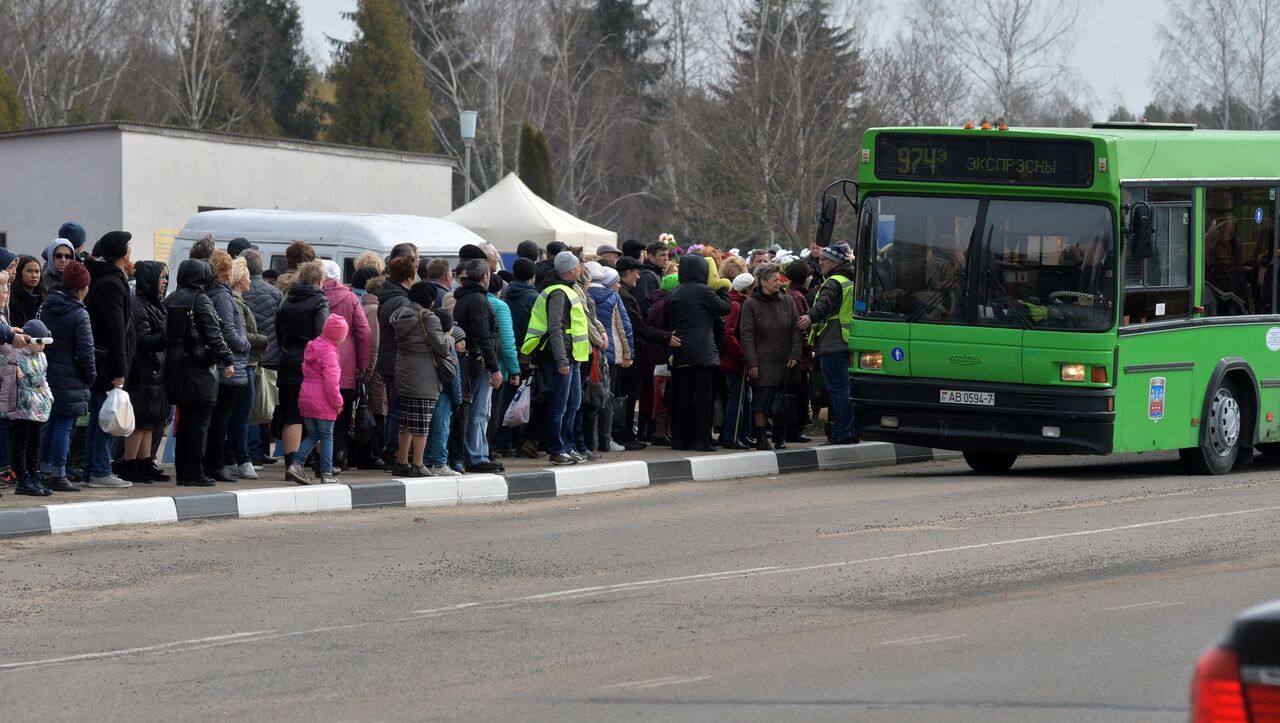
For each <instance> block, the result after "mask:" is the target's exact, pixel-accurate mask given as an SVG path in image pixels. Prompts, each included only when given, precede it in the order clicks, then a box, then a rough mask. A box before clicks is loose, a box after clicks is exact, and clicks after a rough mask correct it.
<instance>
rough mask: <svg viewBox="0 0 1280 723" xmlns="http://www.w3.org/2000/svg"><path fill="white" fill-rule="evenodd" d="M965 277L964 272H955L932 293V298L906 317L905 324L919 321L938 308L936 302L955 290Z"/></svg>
mask: <svg viewBox="0 0 1280 723" xmlns="http://www.w3.org/2000/svg"><path fill="white" fill-rule="evenodd" d="M965 276H966V274H965V272H963V271H957V272H956V275H955V276H952V277H951V279H950V280H949V281H947V283H945V284H943V285H942V286H939V287H938V290H937V291H935V292H933V296H930V297H929V300H928V301H926V302H925V303H924V305H923V306H921V307H920V308H918V309H916V310H915V311H913V312H911V316H909V317H907V323H908V324H910V323H912V322H915V321H919V320H920V317H922V316H924V315H925V314H928V313H929V312H930V311H933V310H934V308H936V307H937V306H938V302H940V301H942V300H943V299H945V298H946V297H947V294H948V293H950V292H951V290H952V289H954V288H956V287H957V286H959V285H960V284H961V282H963V281H964V279H965Z"/></svg>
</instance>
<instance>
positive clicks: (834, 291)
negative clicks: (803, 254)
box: [797, 244, 858, 444]
mask: <svg viewBox="0 0 1280 723" xmlns="http://www.w3.org/2000/svg"><path fill="white" fill-rule="evenodd" d="M818 266H819V267H820V268H821V270H822V278H823V282H822V286H820V287H819V288H818V295H817V296H816V297H815V298H814V300H813V306H811V307H810V308H809V313H807V314H805V315H803V316H801V317H800V321H799V323H798V324H797V326H799V327H800V330H801V331H809V343H810V344H811V345H812V346H813V353H814V357H815V358H816V359H817V361H818V368H819V369H820V370H822V380H823V382H824V383H825V384H826V387H827V393H828V394H829V395H830V397H831V406H830V407H829V409H830V412H829V414H828V421H830V422H831V433H830V434H829V435H827V444H851V443H853V442H856V441H858V439H857V437H856V436H855V435H854V433H853V405H852V403H851V402H850V401H849V329H850V325H851V324H852V323H853V265H852V264H851V263H850V259H849V248H848V247H847V246H845V245H844V244H835V245H833V246H828V247H826V248H824V249H822V251H821V252H820V253H819V254H818Z"/></svg>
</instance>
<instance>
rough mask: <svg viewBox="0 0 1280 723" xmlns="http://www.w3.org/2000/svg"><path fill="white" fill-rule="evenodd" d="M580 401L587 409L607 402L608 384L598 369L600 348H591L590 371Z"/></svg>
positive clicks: (596, 407) (597, 407)
mask: <svg viewBox="0 0 1280 723" xmlns="http://www.w3.org/2000/svg"><path fill="white" fill-rule="evenodd" d="M582 403H583V405H584V406H586V407H587V408H588V409H600V408H601V407H603V406H604V405H605V404H608V403H609V385H608V383H607V382H606V381H605V375H604V374H602V373H601V371H600V350H599V349H596V348H595V347H592V348H591V372H590V373H589V374H588V375H587V389H586V392H585V393H583V395H582Z"/></svg>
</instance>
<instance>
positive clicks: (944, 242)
mask: <svg viewBox="0 0 1280 723" xmlns="http://www.w3.org/2000/svg"><path fill="white" fill-rule="evenodd" d="M864 208H865V209H866V210H865V212H866V213H868V214H869V217H867V218H864V222H863V226H862V228H863V231H862V236H863V238H862V239H860V244H861V248H860V249H859V253H858V265H859V274H858V278H859V284H858V301H859V303H858V304H857V314H858V315H859V316H862V317H864V318H878V319H901V320H905V321H912V322H925V323H935V324H967V325H971V326H974V325H976V326H1010V327H1020V328H1024V329H1055V330H1078V331H1102V330H1106V329H1109V328H1111V326H1112V324H1113V322H1114V319H1115V294H1116V288H1115V287H1116V281H1115V241H1114V236H1115V234H1114V233H1113V231H1112V229H1113V227H1114V224H1115V222H1114V220H1113V216H1112V212H1111V210H1110V209H1109V208H1108V207H1106V206H1103V205H1099V204H1087V203H1067V202H1058V201H1030V200H1009V199H994V198H991V199H980V198H943V197H927V196H872V197H869V198H867V200H866V204H865V206H864Z"/></svg>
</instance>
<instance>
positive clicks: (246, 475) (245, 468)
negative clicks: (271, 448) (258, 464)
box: [236, 462, 258, 479]
mask: <svg viewBox="0 0 1280 723" xmlns="http://www.w3.org/2000/svg"><path fill="white" fill-rule="evenodd" d="M236 474H237V475H238V476H239V477H240V479H258V473H257V472H255V471H254V469H253V463H252V462H245V463H244V464H240V465H237V466H236Z"/></svg>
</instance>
